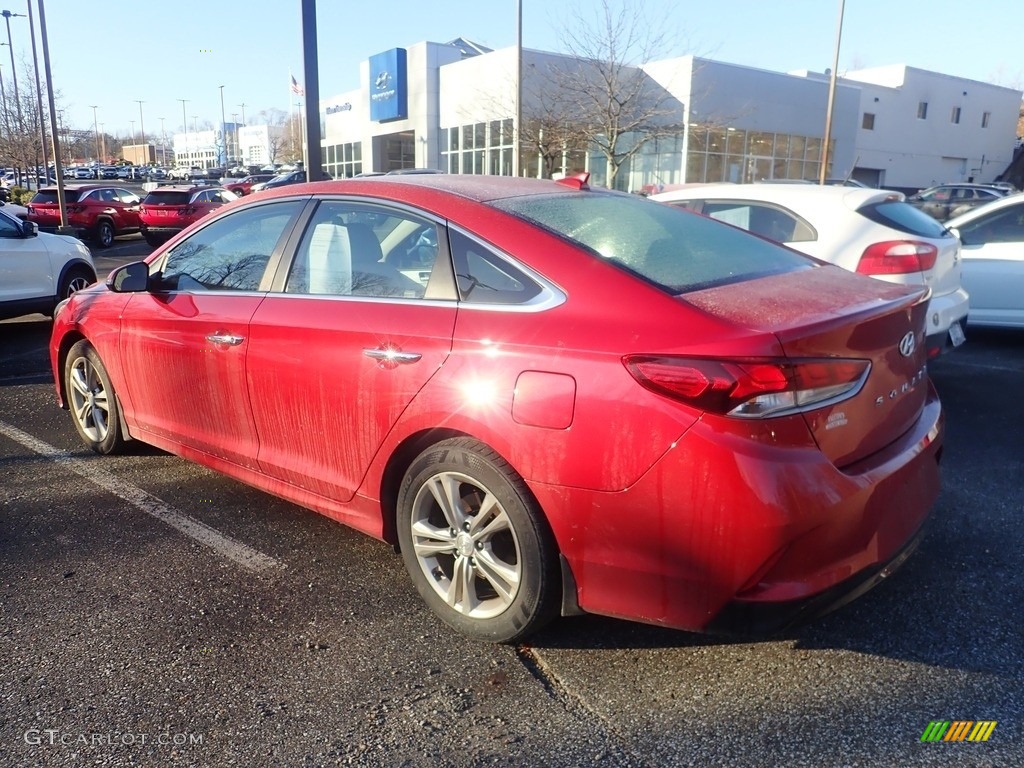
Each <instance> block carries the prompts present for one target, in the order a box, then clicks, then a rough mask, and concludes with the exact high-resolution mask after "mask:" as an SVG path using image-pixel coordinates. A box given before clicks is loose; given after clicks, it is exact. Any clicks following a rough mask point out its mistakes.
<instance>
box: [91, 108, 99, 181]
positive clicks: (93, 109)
mask: <svg viewBox="0 0 1024 768" xmlns="http://www.w3.org/2000/svg"><path fill="white" fill-rule="evenodd" d="M90 106H91V107H92V125H93V128H94V129H95V130H96V165H97V167H98V166H99V163H100V124H99V123H98V122H97V119H96V109H97V106H96V105H95V104H92V105H90Z"/></svg>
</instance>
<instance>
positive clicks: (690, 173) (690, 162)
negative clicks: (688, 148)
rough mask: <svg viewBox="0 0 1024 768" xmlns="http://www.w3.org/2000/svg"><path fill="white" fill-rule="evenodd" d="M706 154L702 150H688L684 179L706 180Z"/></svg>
mask: <svg viewBox="0 0 1024 768" xmlns="http://www.w3.org/2000/svg"><path fill="white" fill-rule="evenodd" d="M706 157H707V155H705V154H704V152H702V151H701V152H689V153H687V155H686V180H687V181H707V179H706V178H704V159H705V158H706Z"/></svg>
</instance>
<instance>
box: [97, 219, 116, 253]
mask: <svg viewBox="0 0 1024 768" xmlns="http://www.w3.org/2000/svg"><path fill="white" fill-rule="evenodd" d="M93 241H94V242H95V243H96V247H97V248H109V247H110V246H111V245H113V244H114V225H113V224H111V223H110V222H109V221H107V220H106V219H104V220H102V221H100V222H99V223H97V224H96V232H95V234H94V235H93Z"/></svg>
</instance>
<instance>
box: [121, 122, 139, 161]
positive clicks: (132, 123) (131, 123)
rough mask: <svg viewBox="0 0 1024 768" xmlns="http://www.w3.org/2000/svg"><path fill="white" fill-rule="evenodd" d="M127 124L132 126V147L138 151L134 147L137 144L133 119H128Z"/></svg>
mask: <svg viewBox="0 0 1024 768" xmlns="http://www.w3.org/2000/svg"><path fill="white" fill-rule="evenodd" d="M128 124H129V125H130V126H131V127H132V149H133V150H135V151H138V150H137V149H136V147H138V146H139V145H138V144H136V143H135V121H134V120H129V121H128ZM121 154H122V155H123V154H124V152H123V151H122V152H121ZM124 159H125V160H127V159H128V158H127V157H126V158H124Z"/></svg>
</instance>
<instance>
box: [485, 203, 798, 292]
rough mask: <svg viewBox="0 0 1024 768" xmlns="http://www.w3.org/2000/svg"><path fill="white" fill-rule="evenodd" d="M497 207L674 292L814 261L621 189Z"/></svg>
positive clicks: (761, 274) (794, 268)
mask: <svg viewBox="0 0 1024 768" xmlns="http://www.w3.org/2000/svg"><path fill="white" fill-rule="evenodd" d="M492 205H494V206H495V207H496V208H500V209H502V210H504V211H507V212H509V213H512V214H514V215H516V216H519V217H521V218H524V219H527V220H529V221H532V222H534V223H536V224H538V225H540V226H542V227H544V228H545V229H548V230H551V231H553V232H555V233H556V234H558V235H561V236H562V237H565V238H568V239H570V240H572V241H574V242H576V243H579V244H580V245H583V246H585V247H587V248H589V249H591V250H592V251H594V252H596V253H597V254H598V255H600V256H602V257H604V258H605V259H607V260H608V261H610V262H612V263H613V264H615V265H617V266H619V267H622V268H625V269H626V270H628V271H630V272H632V273H634V274H636V275H639V276H640V277H643V278H645V279H646V280H648V281H650V282H652V283H654V284H655V285H657V286H659V287H660V288H662V289H663V290H665V291H667V292H669V293H672V294H677V293H684V292H687V291H695V290H700V289H702V288H708V287H711V286H714V285H724V284H726V283H734V282H741V281H744V280H750V279H753V278H756V277H762V276H765V275H774V274H780V273H785V272H793V271H796V270H799V269H808V268H811V267H812V266H813V262H812V261H811V260H810V259H808V258H807V257H805V256H802V255H800V254H798V253H796V252H794V251H791V250H789V249H788V248H783V247H781V246H779V245H776V244H774V243H770V242H768V241H767V240H762V239H761V238H759V237H755V236H752V235H750V234H748V233H746V232H743V231H742V230H740V229H737V228H735V227H731V226H728V225H724V224H720V223H719V222H716V221H712V220H711V219H708V218H705V217H703V216H700V215H697V214H694V213H690V212H688V211H684V210H681V209H678V208H675V207H672V206H668V205H663V204H662V203H656V202H652V201H649V200H646V199H643V198H639V197H633V196H629V195H624V194H616V193H574V194H569V195H544V196H531V197H515V198H508V199H504V200H497V201H494V202H492Z"/></svg>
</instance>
